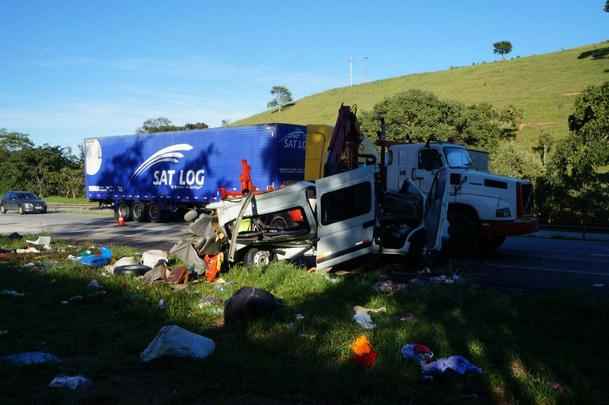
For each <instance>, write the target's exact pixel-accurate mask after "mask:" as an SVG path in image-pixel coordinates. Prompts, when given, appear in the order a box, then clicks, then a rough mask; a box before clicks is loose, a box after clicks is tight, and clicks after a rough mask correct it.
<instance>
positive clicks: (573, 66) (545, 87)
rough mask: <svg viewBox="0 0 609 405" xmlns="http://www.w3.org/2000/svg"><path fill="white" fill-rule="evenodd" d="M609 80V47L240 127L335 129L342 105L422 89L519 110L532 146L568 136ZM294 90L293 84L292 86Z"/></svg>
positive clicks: (307, 104)
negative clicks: (592, 93)
mask: <svg viewBox="0 0 609 405" xmlns="http://www.w3.org/2000/svg"><path fill="white" fill-rule="evenodd" d="M605 81H609V42H604V43H600V44H594V45H589V46H583V47H580V48H575V49H569V50H565V51H561V52H555V53H549V54H544V55H537V56H529V57H524V58H517V59H513V60H509V61H504V62H503V61H498V62H495V63H486V64H479V65H476V66H466V67H458V68H453V69H450V70H446V71H440V72H433V73H421V74H413V75H408V76H400V77H395V78H390V79H386V80H379V81H375V82H370V83H365V84H361V85H356V86H353V87H344V88H337V89H332V90H328V91H325V92H322V93H319V94H314V95H312V96H309V97H304V98H302V99H300V100H297V102H296V103H295V104H294V105H293V106H291V107H287V108H285V109H284V110H283V111H281V112H275V113H270V112H265V113H261V114H258V115H254V116H252V117H249V118H246V119H243V120H241V121H238V122H236V123H235V125H245V124H254V123H269V122H287V123H297V124H329V125H333V124H334V123H335V121H336V115H337V111H338V107H339V106H340V104H341V103H345V104H349V105H353V104H356V105H357V106H358V107H359V109H360V110H370V109H371V108H372V106H374V104H376V103H378V102H379V101H381V100H382V99H384V98H385V97H388V96H391V95H393V94H396V93H399V92H402V91H405V90H408V89H421V90H427V91H431V92H433V93H435V94H436V95H438V96H439V97H441V98H444V99H449V100H456V101H460V102H463V103H468V104H474V103H482V102H486V103H490V104H493V105H495V106H497V107H505V106H507V105H510V104H512V105H514V106H516V107H518V108H519V109H521V110H522V111H523V112H524V119H523V123H522V125H521V130H520V133H519V140H520V141H522V142H525V143H528V144H530V143H531V142H534V141H535V140H536V139H537V137H538V136H539V134H540V133H541V131H542V130H543V131H546V132H547V133H549V134H551V135H553V136H556V137H561V136H564V135H566V134H567V132H568V127H567V117H568V116H569V114H571V113H572V107H573V102H574V100H575V97H576V96H577V95H578V94H579V93H580V92H581V91H582V90H583V89H584V88H585V87H586V86H589V85H598V84H601V83H603V82H605ZM286 85H288V87H289V83H286Z"/></svg>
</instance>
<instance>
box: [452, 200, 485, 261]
mask: <svg viewBox="0 0 609 405" xmlns="http://www.w3.org/2000/svg"><path fill="white" fill-rule="evenodd" d="M448 223H449V227H448V234H449V239H448V244H447V252H448V254H449V255H451V256H463V255H472V254H477V253H479V249H480V223H479V221H478V216H477V215H476V213H475V212H474V211H473V210H472V209H470V208H466V207H458V206H457V207H454V206H453V207H448Z"/></svg>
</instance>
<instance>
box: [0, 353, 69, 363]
mask: <svg viewBox="0 0 609 405" xmlns="http://www.w3.org/2000/svg"><path fill="white" fill-rule="evenodd" d="M0 360H1V361H2V362H3V363H8V364H10V365H13V366H33V365H38V364H56V363H60V362H61V360H60V359H59V357H57V356H55V355H54V354H51V353H46V352H24V353H16V354H9V355H8V356H4V357H0Z"/></svg>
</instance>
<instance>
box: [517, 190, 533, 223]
mask: <svg viewBox="0 0 609 405" xmlns="http://www.w3.org/2000/svg"><path fill="white" fill-rule="evenodd" d="M516 197H517V201H518V216H519V217H521V216H523V215H531V214H532V213H533V185H532V184H531V183H518V188H517V192H516Z"/></svg>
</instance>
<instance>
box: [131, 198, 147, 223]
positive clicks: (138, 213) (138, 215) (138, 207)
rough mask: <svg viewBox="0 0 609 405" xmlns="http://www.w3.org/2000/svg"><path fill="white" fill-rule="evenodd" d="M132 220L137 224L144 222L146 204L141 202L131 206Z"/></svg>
mask: <svg viewBox="0 0 609 405" xmlns="http://www.w3.org/2000/svg"><path fill="white" fill-rule="evenodd" d="M133 219H135V220H136V221H137V222H145V221H146V219H147V218H146V204H144V203H143V202H136V203H135V204H133Z"/></svg>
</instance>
